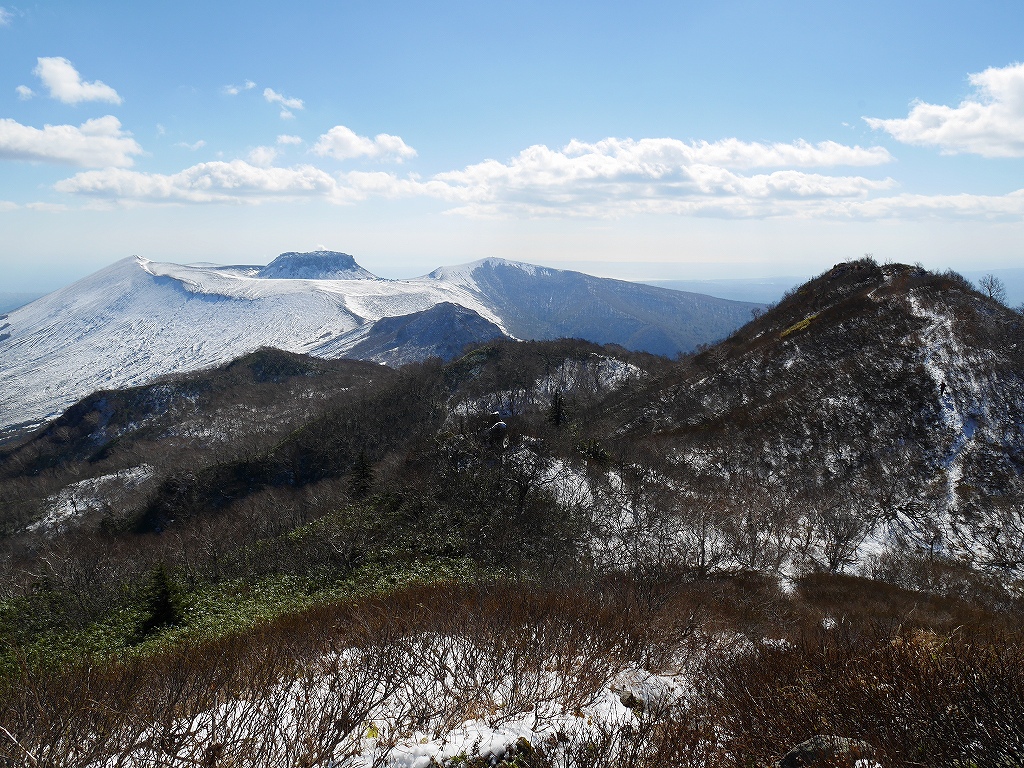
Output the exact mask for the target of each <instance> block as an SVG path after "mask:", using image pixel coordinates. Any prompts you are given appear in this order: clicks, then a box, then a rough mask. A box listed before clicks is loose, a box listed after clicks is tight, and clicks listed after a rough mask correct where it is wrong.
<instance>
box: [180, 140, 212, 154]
mask: <svg viewBox="0 0 1024 768" xmlns="http://www.w3.org/2000/svg"><path fill="white" fill-rule="evenodd" d="M174 146H176V147H181V148H182V149H188V150H191V151H193V152H195V151H196V150H197V149H202V148H203V147H205V146H206V141H205V140H203V139H200V140H199V141H197V142H195V143H193V144H189V143H187V142H184V141H179V142H178V143H177V144H175V145H174Z"/></svg>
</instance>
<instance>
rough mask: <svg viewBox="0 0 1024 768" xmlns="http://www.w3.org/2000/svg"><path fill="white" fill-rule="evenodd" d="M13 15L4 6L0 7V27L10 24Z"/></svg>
mask: <svg viewBox="0 0 1024 768" xmlns="http://www.w3.org/2000/svg"><path fill="white" fill-rule="evenodd" d="M13 18H14V16H13V15H12V14H11V12H10V11H8V10H7V9H6V8H0V27H7V26H10V24H11V20H12V19H13Z"/></svg>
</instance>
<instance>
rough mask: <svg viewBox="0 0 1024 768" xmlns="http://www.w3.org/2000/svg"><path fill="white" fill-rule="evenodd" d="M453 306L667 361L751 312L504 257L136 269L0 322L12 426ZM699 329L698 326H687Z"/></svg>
mask: <svg viewBox="0 0 1024 768" xmlns="http://www.w3.org/2000/svg"><path fill="white" fill-rule="evenodd" d="M609 296H614V301H609V300H608V299H607V297H609ZM652 297H654V298H653V299H652ZM655 299H656V301H655ZM445 302H448V303H450V304H453V305H458V306H460V307H464V308H466V309H467V310H470V311H472V312H474V313H476V315H478V316H479V317H480V318H482V320H483V321H485V322H487V323H492V324H494V325H495V326H496V327H497V328H498V329H499V330H500V331H501V333H503V334H505V335H508V336H513V337H516V336H518V337H520V338H523V337H531V338H554V337H559V336H580V337H583V338H589V339H592V340H595V341H598V342H616V343H620V344H623V345H625V346H628V347H632V348H635V349H645V350H650V351H656V352H665V353H674V352H677V351H680V350H685V349H690V348H692V347H693V346H695V345H696V344H697V343H700V342H703V341H712V340H714V339H715V338H720V337H721V336H723V335H725V334H727V333H728V332H730V331H731V330H732V329H734V328H735V327H737V326H738V325H740V324H741V323H742V322H743V320H744V319H745V318H746V317H747V316H749V309H750V305H746V304H742V303H739V302H728V301H723V300H717V299H709V298H707V297H699V296H694V295H690V294H683V293H679V292H674V291H666V290H660V289H656V288H650V287H649V286H634V285H633V284H630V283H621V282H619V281H611V280H601V279H598V278H590V277H588V276H585V275H580V274H578V273H562V272H558V271H557V270H545V269H540V268H535V267H531V266H529V265H517V264H514V263H511V262H499V261H494V260H486V261H483V262H477V263H475V264H469V265H465V266H463V267H454V268H445V269H441V270H437V271H435V272H434V273H431V274H430V275H427V276H424V277H420V278H415V279H412V280H383V279H380V278H376V277H374V276H373V275H372V274H370V273H369V272H367V271H366V270H364V269H362V268H361V267H359V265H358V264H356V262H355V260H354V259H352V257H351V256H347V255H345V254H339V253H334V252H315V253H313V254H299V253H287V254H282V255H281V256H280V257H278V258H277V259H275V260H274V261H273V262H272V263H271V264H269V265H267V266H266V267H258V266H234V267H216V266H209V265H203V266H197V265H192V266H188V265H178V264H169V263H157V262H152V261H148V260H146V259H141V258H129V259H124V260H122V261H119V262H117V263H115V264H113V265H111V266H110V267H108V268H106V269H104V270H101V271H99V272H97V273H95V274H93V275H91V276H89V277H87V278H85V279H83V280H81V281H79V282H77V283H75V284H74V285H71V286H68V287H67V288H64V289H63V290H60V291H57V292H56V293H53V294H50V295H49V296H45V297H43V298H42V299H39V300H38V301H35V302H33V303H32V304H29V305H28V306H25V307H22V308H20V309H18V310H15V311H13V312H11V313H10V314H9V315H8V316H7V317H6V318H5V319H3V320H0V324H2V325H4V328H3V330H2V332H0V429H3V428H5V427H8V428H9V427H11V426H12V425H28V424H32V423H38V422H39V421H41V420H44V419H47V418H50V417H52V416H55V415H56V414H57V413H59V412H60V411H61V410H62V409H63V408H65V407H67V406H68V405H70V404H71V403H73V402H74V401H75V400H77V399H78V398H80V397H82V396H84V395H87V394H89V393H90V392H93V391H96V390H98V389H109V388H118V387H126V386H132V385H136V384H140V383H143V382H145V381H149V380H151V379H153V378H154V377H157V376H160V375H163V374H167V373H174V372H184V371H191V370H197V369H200V368H204V367H209V366H213V365H217V364H220V363H223V362H226V361H228V360H230V359H232V358H235V357H238V356H239V355H242V354H245V353H247V352H251V351H253V350H255V349H257V348H259V347H265V346H270V347H276V348H279V349H283V350H286V351H290V352H305V353H311V354H316V355H319V356H325V357H343V356H345V355H346V354H347V353H348V351H349V350H350V349H351V348H352V347H354V346H355V345H356V344H358V343H360V342H362V341H364V340H365V337H366V336H367V334H368V333H369V331H370V329H371V326H372V324H373V323H375V322H377V321H378V320H381V319H383V318H391V317H400V316H406V315H412V314H414V313H418V312H423V311H425V310H428V309H431V308H432V307H435V306H437V305H438V304H442V303H445ZM566 307H570V308H571V311H569V312H567V311H566V310H565V308H566ZM588 312H590V314H591V317H589V318H588V317H587V313H588ZM686 322H689V323H690V324H691V325H693V326H695V327H694V328H690V329H687V328H685V327H682V328H680V327H679V326H680V324H681V323H682V324H685V323H686ZM380 352H381V351H380V350H378V358H377V359H394V360H407V359H410V355H408V354H403V353H397V354H395V355H391V356H388V355H384V357H380V354H379V353H380ZM424 354H426V353H424Z"/></svg>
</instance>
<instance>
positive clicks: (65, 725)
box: [0, 584, 695, 768]
mask: <svg viewBox="0 0 1024 768" xmlns="http://www.w3.org/2000/svg"><path fill="white" fill-rule="evenodd" d="M657 592H658V590H652V589H637V588H635V587H632V586H630V585H629V584H612V585H605V586H601V587H598V588H596V589H593V590H592V591H586V590H584V589H583V588H572V589H564V588H563V589H554V588H540V587H537V586H536V585H531V584H518V585H515V584H513V585H508V584H506V585H478V586H475V587H474V586H435V587H417V588H410V589H407V590H404V591H402V592H399V593H395V594H392V595H388V596H386V597H378V598H373V599H366V600H362V601H359V602H354V603H345V604H338V605H331V606H323V607H320V608H317V609H313V610H310V611H306V612H304V613H302V614H299V615H294V616H289V617H285V618H282V619H280V620H278V621H276V622H273V623H271V624H269V625H267V626H264V627H262V628H259V629H255V630H252V631H249V632H246V633H242V634H238V635H235V636H231V637H227V638H222V639H219V640H213V641H194V642H191V643H188V642H187V643H185V644H182V645H180V646H178V647H176V648H174V649H171V650H167V651H164V652H159V653H153V654H151V655H149V656H146V657H143V658H139V657H125V658H122V659H120V660H115V661H109V660H108V661H105V662H95V661H94V662H90V661H89V660H86V659H83V661H82V663H81V664H80V665H79V666H77V667H75V668H71V669H50V670H42V671H41V670H38V669H34V668H32V667H31V666H30V665H28V664H25V665H23V667H22V673H21V676H20V678H18V679H16V680H13V681H9V684H8V686H7V688H6V690H3V691H2V693H0V723H2V724H3V726H4V728H5V732H0V765H12V766H13V765H18V766H20V765H26V764H31V765H35V766H47V767H48V766H54V768H56V766H61V767H62V768H64V767H71V766H83V767H84V766H91V765H95V764H97V761H99V760H112V762H110V763H109V764H110V765H134V764H136V763H135V762H133V761H136V760H141V759H143V758H145V759H149V760H159V761H164V762H166V763H168V764H178V763H181V764H185V763H190V764H197V765H210V766H215V765H222V764H223V765H227V764H229V762H225V761H234V762H233V763H232V764H234V765H238V766H241V765H251V766H264V765H268V766H269V765H278V764H283V765H288V766H292V765H294V766H301V765H308V766H312V765H320V764H325V763H326V761H328V760H329V759H330V758H331V756H336V757H338V758H341V759H342V764H343V763H344V758H346V757H349V758H351V757H353V756H354V755H355V754H356V753H357V751H358V750H359V749H361V748H362V746H363V742H362V737H363V736H364V735H365V733H366V729H367V727H368V723H369V722H371V721H378V722H379V721H380V718H382V713H386V714H387V717H386V718H385V720H386V721H385V722H382V723H381V728H380V736H381V738H380V743H381V744H382V745H383V746H384V747H386V746H387V745H389V744H392V743H394V741H395V740H396V739H398V738H400V737H403V736H409V735H411V733H412V731H414V730H423V729H428V728H429V729H430V730H431V731H433V732H434V735H436V736H443V734H444V733H445V732H446V731H448V730H450V729H451V728H453V727H455V726H456V725H458V724H459V723H461V722H462V721H463V720H465V719H467V718H470V717H482V718H485V719H487V720H489V721H490V722H491V723H492V724H494V725H497V724H499V723H500V722H501V721H502V720H504V719H507V718H509V717H514V716H516V715H521V714H523V713H525V712H530V711H531V710H532V711H534V712H536V713H540V714H542V713H543V712H544V711H545V707H547V709H549V710H554V711H575V710H579V709H581V708H583V707H585V706H586V705H587V704H588V703H590V702H591V701H592V700H593V699H594V698H595V697H596V695H597V694H598V693H599V692H600V691H601V690H602V688H603V686H604V685H606V683H607V681H608V680H609V679H611V678H612V677H614V675H615V674H617V673H618V672H619V671H621V670H622V669H624V668H626V667H627V666H628V665H630V664H636V663H637V662H639V661H643V660H651V659H654V658H656V657H659V656H664V655H665V648H664V645H665V641H666V639H667V638H668V637H670V636H671V637H676V638H686V637H687V636H688V635H689V634H690V633H691V632H692V631H693V627H694V626H695V624H694V623H693V622H689V623H688V619H677V620H670V619H669V618H666V617H665V616H659V615H658V614H659V612H661V613H664V611H662V610H661V609H662V608H663V607H664V605H666V601H665V598H664V596H663V595H659V594H657ZM676 607H678V606H674V608H673V609H675V608H676ZM690 615H692V611H691V613H690V614H688V616H690ZM413 680H415V681H416V684H415V685H410V684H409V682H410V681H413Z"/></svg>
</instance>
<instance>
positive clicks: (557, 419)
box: [548, 390, 569, 427]
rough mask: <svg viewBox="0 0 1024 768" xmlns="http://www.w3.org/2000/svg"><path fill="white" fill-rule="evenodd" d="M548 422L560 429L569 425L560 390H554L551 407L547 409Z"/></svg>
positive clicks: (567, 413)
mask: <svg viewBox="0 0 1024 768" xmlns="http://www.w3.org/2000/svg"><path fill="white" fill-rule="evenodd" d="M548 422H549V423H551V424H553V425H554V426H555V427H562V426H564V425H566V424H568V423H569V411H568V409H567V408H566V407H565V397H563V396H562V391H561V390H555V394H554V396H553V397H552V398H551V407H550V408H548Z"/></svg>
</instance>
